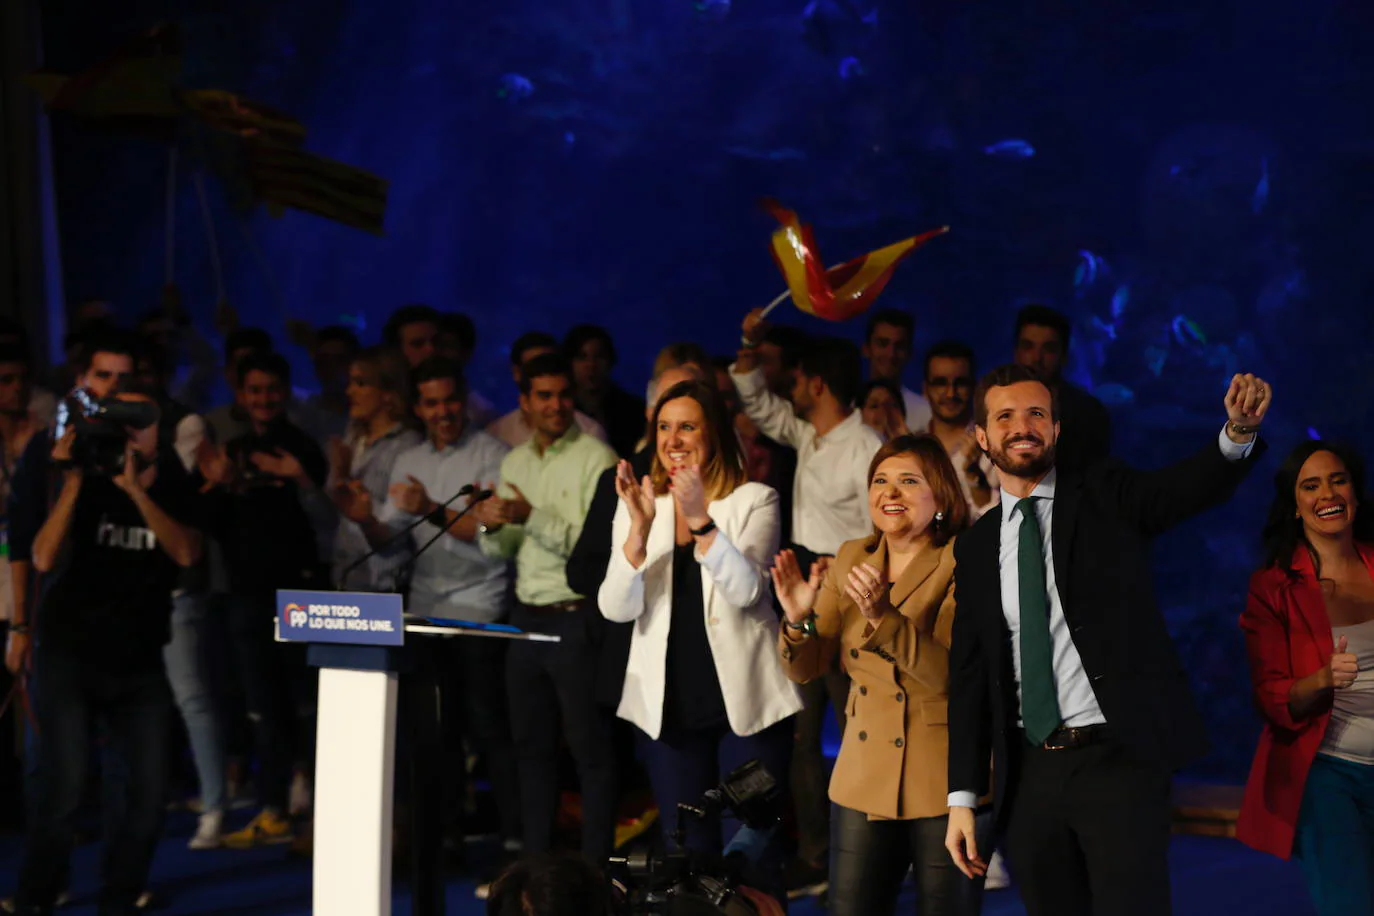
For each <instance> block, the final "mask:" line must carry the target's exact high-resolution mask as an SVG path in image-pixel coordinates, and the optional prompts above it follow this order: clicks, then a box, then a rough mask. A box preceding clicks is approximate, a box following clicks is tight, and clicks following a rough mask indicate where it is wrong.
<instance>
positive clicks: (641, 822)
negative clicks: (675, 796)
mask: <svg viewBox="0 0 1374 916" xmlns="http://www.w3.org/2000/svg"><path fill="white" fill-rule="evenodd" d="M656 820H658V808H657V807H654V808H649V809H648V810H647V811H645V812H644V813H643V814H641V815H640V816H639V817H626V818H622V819H621V820H620V823H618V824H616V825H615V848H616V849H619V848H620V847H622V846H624V845H625V844H626V843H628V842H630V841H631V840H633V839H635V838H636V837H638V836H639V835H640V834H642V833H643V832H644V831H646V830H648V829H649V828H650V827H652V826H653V825H654V821H656Z"/></svg>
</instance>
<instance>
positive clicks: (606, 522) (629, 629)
mask: <svg viewBox="0 0 1374 916" xmlns="http://www.w3.org/2000/svg"><path fill="white" fill-rule="evenodd" d="M653 456H654V453H653V450H652V449H647V448H646V449H644V450H643V451H642V452H638V453H637V454H635V456H634V457H633V458H631V459H630V467H631V468H632V469H633V470H634V473H635V478H636V479H638V478H640V477H643V476H644V475H645V474H648V473H649V464H650V462H651V461H652V460H653ZM619 502H620V497H619V496H617V495H616V492H615V468H614V467H609V468H607V469H606V470H604V471H602V472H601V476H600V477H599V478H598V479H597V481H596V492H595V493H594V494H593V495H592V505H591V508H589V509H588V510H587V520H586V521H585V522H583V524H582V533H581V534H580V535H578V537H577V543H576V544H575V545H574V546H573V550H572V554H571V555H570V556H569V557H568V566H567V576H568V587H569V588H571V589H572V590H573V591H575V592H577V593H578V594H579V595H585V596H587V597H588V598H591V599H592V600H593V601H595V600H596V593H597V592H599V591H600V590H601V580H602V579H605V578H606V566H607V565H608V564H609V563H610V562H611V551H612V550H615V549H617V546H618V545H613V544H611V524H612V523H613V522H614V521H615V510H616V506H617V505H618V504H619ZM598 617H599V619H600V620H601V622H600V624H599V626H600V627H601V633H602V637H601V651H600V654H599V656H598V660H597V674H596V699H597V702H599V703H600V704H602V705H603V706H610V707H611V708H613V709H614V708H615V707H617V706H619V705H620V692H621V690H622V689H623V688H624V685H625V667H626V666H627V665H628V664H629V663H630V637H631V636H632V635H633V634H634V626H635V625H634V624H633V623H611V622H610V621H608V620H605V619H604V618H600V615H598Z"/></svg>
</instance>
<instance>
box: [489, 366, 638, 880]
mask: <svg viewBox="0 0 1374 916" xmlns="http://www.w3.org/2000/svg"><path fill="white" fill-rule="evenodd" d="M520 409H521V410H522V411H523V412H524V415H525V416H526V417H527V418H528V419H529V423H530V426H531V428H532V429H533V431H534V435H533V436H532V437H531V438H530V439H529V441H527V442H525V443H524V444H523V445H520V446H518V447H516V448H514V449H512V450H511V452H510V453H509V454H508V455H506V457H505V459H504V460H503V461H502V462H501V486H500V490H499V496H496V497H493V498H491V499H488V500H486V501H484V502H482V503H479V504H478V507H477V508H476V509H475V510H474V511H475V513H476V515H477V521H478V524H479V528H478V531H479V545H480V547H481V549H482V552H483V553H486V554H488V555H489V556H497V557H503V558H506V559H510V558H512V557H513V558H514V559H515V596H516V598H517V599H518V603H517V604H516V606H515V608H514V609H513V610H512V611H511V623H512V624H513V625H514V626H516V627H519V628H520V629H522V630H525V631H528V632H538V633H548V634H551V635H556V636H558V637H559V639H560V642H558V643H555V644H550V643H546V642H522V641H517V642H515V643H514V644H513V645H512V646H511V650H510V653H509V654H508V655H507V657H506V689H507V691H508V694H509V697H510V712H511V732H512V734H513V736H514V738H515V753H516V759H517V762H518V769H519V781H520V801H521V804H520V809H521V820H522V824H523V828H524V847H525V852H526V853H529V854H533V853H541V852H547V851H548V850H549V848H550V846H551V845H552V839H553V826H554V817H555V815H556V814H557V807H558V796H559V784H558V746H559V739H560V737H561V738H563V739H565V740H566V741H567V743H568V747H569V748H570V749H571V750H572V755H573V760H574V762H575V763H576V764H577V775H578V779H579V781H580V782H581V784H582V854H583V855H584V856H586V857H587V858H589V859H591V860H592V861H593V862H596V863H597V864H601V863H604V862H605V861H606V858H607V857H608V856H610V854H611V850H612V841H613V839H614V835H615V810H616V802H617V800H618V798H617V793H616V774H615V756H614V750H613V746H612V744H613V742H612V722H611V719H610V714H609V712H608V711H607V710H606V709H604V708H603V707H601V706H600V705H598V703H597V702H596V689H595V688H596V675H597V669H596V664H597V658H598V654H599V648H600V643H601V638H600V636H601V628H602V626H603V622H602V620H601V616H600V612H599V611H598V610H597V608H596V601H595V596H582V595H578V594H577V593H576V592H574V591H573V590H572V589H571V588H569V587H568V580H567V576H566V573H565V569H566V567H567V562H568V556H569V555H570V554H571V553H572V549H573V545H574V544H576V543H577V538H578V535H579V534H581V533H582V523H583V521H584V520H585V519H586V517H587V510H588V509H589V508H590V507H591V503H592V495H593V494H594V493H595V491H596V481H597V479H598V478H599V477H600V476H601V472H602V471H604V470H605V469H606V468H608V467H611V466H612V465H614V464H615V462H616V456H615V453H614V452H612V451H611V449H610V448H609V447H608V446H607V445H606V444H605V443H603V442H600V441H599V440H597V439H594V438H592V437H591V436H588V435H586V434H584V433H582V432H581V431H580V430H579V429H578V428H577V425H576V423H575V421H574V419H573V386H572V374H571V372H570V370H569V368H568V364H567V363H566V362H565V361H564V360H563V359H562V358H561V357H559V356H557V355H554V354H546V355H542V356H536V357H534V358H533V359H531V360H529V361H528V362H526V363H525V364H524V365H523V366H522V367H521V379H520ZM560 723H561V725H562V731H561V734H560V731H559V725H560Z"/></svg>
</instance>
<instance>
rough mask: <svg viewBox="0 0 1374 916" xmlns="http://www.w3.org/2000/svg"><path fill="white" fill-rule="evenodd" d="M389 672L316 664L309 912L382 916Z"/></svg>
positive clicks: (391, 756) (390, 739) (386, 896)
mask: <svg viewBox="0 0 1374 916" xmlns="http://www.w3.org/2000/svg"><path fill="white" fill-rule="evenodd" d="M396 687H397V676H396V674H395V672H387V671H353V670H349V669H342V668H321V669H320V691H319V705H318V709H319V712H318V725H317V728H316V734H315V742H316V744H315V748H316V752H315V830H314V872H313V877H314V881H313V883H314V891H313V895H312V896H313V900H312V907H311V912H313V913H315V914H316V916H389V914H390V913H391V826H392V805H393V797H392V796H393V785H394V780H393V775H394V772H395V763H396Z"/></svg>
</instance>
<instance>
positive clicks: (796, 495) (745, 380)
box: [730, 366, 883, 555]
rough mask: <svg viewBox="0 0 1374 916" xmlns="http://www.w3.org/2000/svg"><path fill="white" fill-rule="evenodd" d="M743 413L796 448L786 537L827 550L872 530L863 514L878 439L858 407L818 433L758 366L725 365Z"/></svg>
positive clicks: (809, 547) (772, 436) (818, 550)
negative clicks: (738, 368) (743, 368)
mask: <svg viewBox="0 0 1374 916" xmlns="http://www.w3.org/2000/svg"><path fill="white" fill-rule="evenodd" d="M730 379H731V380H732V381H733V382H734V383H735V389H736V390H737V391H738V392H739V396H740V403H741V405H742V406H743V407H744V412H745V413H746V414H747V415H748V416H749V419H751V420H753V421H754V423H755V424H756V425H757V426H758V428H759V430H760V431H761V432H762V433H763V434H764V435H765V436H767V437H768V438H770V439H773V440H774V441H776V442H780V443H782V444H783V445H786V446H790V447H791V448H794V449H796V450H797V475H796V478H795V480H794V481H793V483H792V540H793V541H794V542H795V543H797V544H800V545H801V546H803V547H805V548H806V549H807V550H810V551H812V552H813V553H818V554H831V555H833V554H834V553H835V552H836V551H838V550H839V549H840V545H841V544H843V543H844V542H845V541H852V540H854V539H856V538H862V537H867V536H868V535H870V534H872V533H873V520H872V517H871V516H870V515H869V513H868V465H869V462H871V461H872V460H873V455H874V454H875V453H876V452H877V451H878V449H880V448H882V445H883V440H882V438H881V437H879V435H878V434H877V433H876V432H874V431H873V430H872V429H870V428H869V427H868V426H866V425H864V421H863V416H862V414H860V412H859V411H857V410H856V411H854V412H852V413H851V414H850V415H849V416H848V417H846V418H845V420H844V421H843V422H842V423H840V425H839V426H836V427H835V428H834V429H832V430H830V432H828V433H826V434H825V435H824V436H817V435H816V427H814V426H812V425H811V424H810V423H808V422H806V421H805V420H803V419H801V418H800V417H798V416H797V415H796V413H795V412H794V411H793V409H792V405H791V404H790V403H789V402H787V401H784V400H783V399H782V398H780V397H778V396H777V395H775V394H773V393H772V392H770V391H769V390H768V386H767V385H766V384H765V383H764V380H763V371H762V370H759V369H755V370H754V371H752V372H748V373H745V374H743V375H739V374H736V373H735V368H734V367H733V366H731V367H730Z"/></svg>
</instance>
